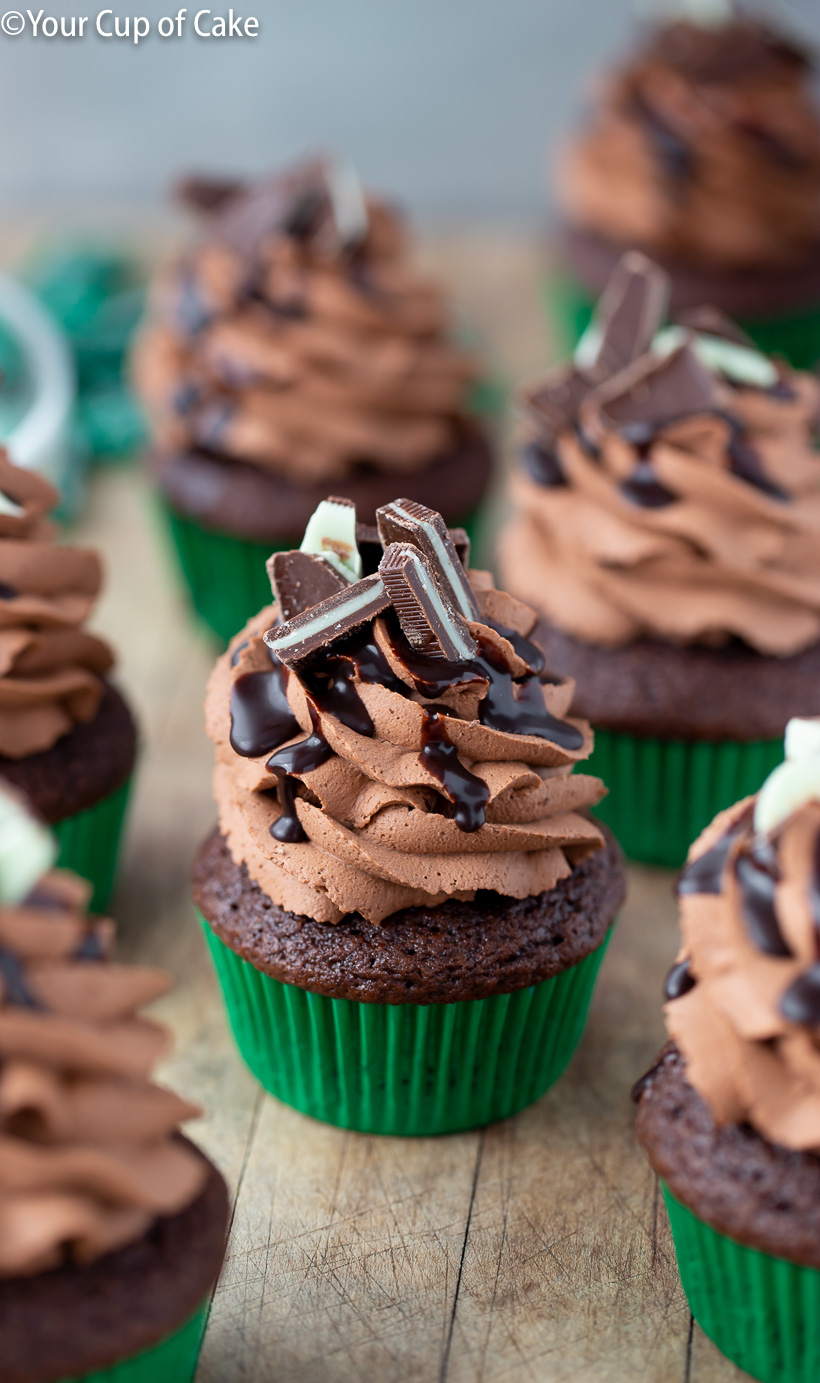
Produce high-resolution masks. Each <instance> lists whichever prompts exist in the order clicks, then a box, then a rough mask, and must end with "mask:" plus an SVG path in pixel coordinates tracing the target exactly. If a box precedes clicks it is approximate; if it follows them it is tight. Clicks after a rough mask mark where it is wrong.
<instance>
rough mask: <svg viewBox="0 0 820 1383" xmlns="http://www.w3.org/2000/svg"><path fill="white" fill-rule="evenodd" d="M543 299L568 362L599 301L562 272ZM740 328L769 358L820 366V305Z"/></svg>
mask: <svg viewBox="0 0 820 1383" xmlns="http://www.w3.org/2000/svg"><path fill="white" fill-rule="evenodd" d="M543 298H544V303H545V306H546V311H547V317H548V321H549V326H550V332H551V336H552V339H553V340H554V342H555V346H556V350H557V354H558V358H559V359H565V358H566V357H567V356H569V355H571V354H572V352H573V351H574V349H575V347H576V346H577V344H578V341H579V339H580V337H581V336H582V334H583V333H584V331H585V330H586V328H587V327H588V326H589V322H590V318H591V317H592V313H593V311H594V309H595V301H596V300H595V299H594V298H593V297H591V296H590V294H589V293H588V292H587V290H586V289H585V288H584V287H583V286H582V285H581V284H580V283H579V282H578V281H577V279H574V278H573V277H572V275H569V274H560V273H553V274H551V275H549V276H548V277H547V278H545V280H544V285H543ZM704 306H709V304H708V303H706V304H704ZM738 326H740V327H742V328H743V330H744V331H745V332H746V333H747V334H748V335H749V336H750V337H751V338H752V340H753V341H754V342H755V343H756V344H757V345H758V346H759V348H760V350H762V351H763V352H764V353H765V354H766V355H779V356H783V357H784V359H786V360H787V361H788V362H789V364H790V365H792V366H793V367H794V368H795V369H796V370H813V369H815V368H816V367H817V365H818V364H820V306H818V307H814V308H809V309H806V310H805V311H803V312H794V313H791V314H790V315H788V316H784V317H769V318H763V319H760V318H745V317H744V318H739V319H738Z"/></svg>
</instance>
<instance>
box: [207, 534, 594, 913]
mask: <svg viewBox="0 0 820 1383" xmlns="http://www.w3.org/2000/svg"><path fill="white" fill-rule="evenodd" d="M429 514H430V511H424V512H423V514H422V515H421V519H422V520H423V522H424V524H427V523H428V516H429ZM406 518H407V515H406V514H405V515H402V517H401V522H402V524H404V523H405V519H406ZM410 518H411V519H413V521H414V522H415V520H417V519H419V515H410ZM433 519H434V520H435V525H434V526H435V529H436V531H437V533H438V536H439V538H440V539H441V538H442V534H441V532H440V530H439V527H438V526H439V525H441V520H440V518H439V516H438V515H433ZM441 527H442V528H443V525H441ZM401 531H402V532H406V531H407V529H406V527H403V528H402V529H401ZM392 533H393V530H392V529H390V528H389V527H388V528H385V529H383V540H385V539H390V538H391V537H392ZM427 537H429V534H428V535H427ZM444 537H445V538H446V548H447V552H448V562H450V563H451V564H452V563H454V564H457V567H458V569H459V572H460V575H459V576H458V577H457V578H456V579H457V582H458V585H459V586H460V584H461V582H462V581H464V582H467V583H468V585H469V607H468V608H470V609H471V610H472V609H473V608H474V609H475V613H476V615H477V616H478V618H476V619H471V620H470V621H469V622H465V621H464V620H463V618H462V616H461V614H460V613H459V611H458V609H457V608H456V601H457V599H465V598H466V597H465V596H464V593H463V592H462V594H461V596H460V597H457V595H456V591H455V590H454V587H453V585H452V584H451V583H450V582H449V581H448V580H447V578H446V575H445V572H446V570H447V565H446V564H442V563H441V562H433V561H432V560H431V553H430V551H429V549H428V548H427V546H426V538H425V541H424V542H422V541H421V540H420V539H419V535H418V532H417V531H416V538H417V541H416V542H400V543H395V542H391V541H387V546H386V548H385V551H384V556H383V558H382V561H381V564H380V573H376V574H374V575H371V576H367V577H364V578H363V579H362V580H361V581H359V582H357V583H354V584H353V585H351V586H348V587H346V588H345V589H344V590H343V591H340V592H338V593H335V594H332V595H330V596H329V597H328V598H327V599H323V600H320V601H319V602H318V604H316V605H315V606H313V607H311V608H310V609H307V610H305V611H303V612H302V613H301V614H299V615H298V616H297V617H296V618H295V619H292V620H291V621H289V622H288V623H286V624H284V625H283V624H275V623H274V617H275V615H276V613H277V612H276V608H275V607H270V608H269V609H268V610H264V611H262V612H261V613H260V615H259V616H258V617H257V618H256V619H255V620H252V621H251V622H250V624H249V625H248V626H247V628H246V629H245V630H244V631H243V633H242V634H241V635H239V636H237V639H236V640H234V643H233V645H232V646H231V648H230V649H229V651H228V653H227V654H226V655H225V656H224V657H223V658H221V659H220V661H219V662H218V663H217V665H216V668H215V669H214V673H213V675H212V677H211V681H210V684H209V691H208V700H207V706H206V715H207V726H208V732H209V734H210V736H211V738H212V739H213V740H214V742H215V745H216V759H217V764H216V772H215V793H216V798H217V803H218V806H219V819H220V825H221V828H222V831H223V833H224V835H225V837H226V839H227V841H228V845H229V848H230V850H231V853H232V855H233V857H234V859H235V860H236V862H237V863H240V864H244V865H245V866H246V868H247V869H248V872H249V874H250V876H251V878H253V879H254V880H255V881H256V882H257V883H258V884H259V885H260V887H261V888H263V889H264V890H265V891H266V892H267V893H268V895H269V896H270V897H271V898H273V899H274V901H275V902H277V903H278V904H279V905H280V906H281V907H283V908H286V909H288V910H289V911H293V912H296V913H305V914H307V915H308V916H311V917H314V918H315V919H316V920H318V921H325V922H336V921H339V920H340V919H341V918H342V917H344V916H345V915H347V914H349V913H360V914H361V915H362V916H364V917H366V918H367V919H368V920H370V921H376V922H379V921H382V920H383V919H384V918H386V917H389V916H390V915H391V914H392V913H394V912H397V911H400V910H401V909H402V908H407V907H413V906H416V905H419V904H422V903H425V904H427V905H430V906H435V905H436V904H437V903H438V902H442V901H444V899H446V898H448V897H455V898H472V897H474V896H475V893H476V892H477V891H478V890H480V889H491V890H495V891H496V892H499V893H502V894H507V895H510V896H513V897H518V898H523V897H527V896H530V895H532V894H537V893H540V892H543V891H544V890H545V889H549V888H552V887H553V886H554V885H555V884H556V883H557V882H558V881H559V880H560V879H561V878H564V877H566V876H567V875H568V874H569V873H570V872H571V870H572V868H573V866H574V864H575V863H577V862H578V861H579V860H581V859H582V858H583V857H584V856H585V855H586V854H588V853H589V852H590V851H591V850H595V849H598V848H599V847H600V846H601V844H602V836H601V833H600V831H599V829H598V827H597V826H596V825H595V824H594V823H593V822H592V821H590V820H589V819H588V818H587V816H586V815H584V814H582V813H585V811H586V809H588V808H589V807H592V806H594V805H595V803H596V802H598V801H599V800H600V798H601V796H602V795H603V792H604V789H603V785H602V784H601V783H600V782H599V780H598V779H595V778H591V777H588V776H586V775H583V774H578V775H573V774H572V769H573V767H574V766H575V765H576V764H578V763H580V762H581V761H582V760H583V759H585V758H586V757H587V756H588V755H589V753H590V751H591V748H592V736H591V732H590V730H589V727H588V726H587V725H586V724H585V723H584V722H579V721H576V720H572V719H570V718H568V715H567V713H568V711H569V706H570V702H571V698H572V685H571V684H558V683H546V682H544V683H542V682H541V681H540V678H539V673H540V668H541V666H542V663H543V656H542V655H541V653H540V650H538V649H537V647H536V646H535V645H534V644H532V643H531V642H530V641H529V640H528V637H527V636H528V635H529V634H530V633H531V631H532V627H533V624H534V622H535V612H534V611H533V610H531V609H529V608H528V607H527V606H525V605H523V604H522V603H521V602H519V601H516V600H515V599H513V598H512V597H510V596H507V595H506V594H505V593H504V592H501V591H496V590H495V587H494V585H493V583H492V580H491V578H490V577H489V574H487V573H467V574H465V573H464V571H463V568H462V566H461V562H460V560H459V558H458V557H457V555H456V553H455V549H454V546H453V543H452V535H450V534H449V533H447V530H446V529H444ZM394 578H396V579H395V580H394ZM408 581H411V582H412V583H415V584H414V585H413V587H412V590H410V588H409V586H408ZM380 591H381V592H382V593H383V594H382V595H379V594H378V593H379V592H380ZM351 597H352V599H353V601H354V602H356V601H357V600H359V601H361V602H362V610H364V611H365V612H367V608H368V607H367V601H368V600H369V599H370V598H374V599H375V603H376V605H378V608H375V606H374V608H373V609H372V610H371V611H370V612H369V613H366V615H365V617H363V618H359V614H358V613H357V612H355V611H346V612H345V610H344V609H343V607H344V602H345V601H346V600H347V601H349V600H350V599H351ZM442 610H444V613H445V620H444V623H446V625H447V635H446V638H447V639H451V640H454V641H457V640H458V639H461V640H464V642H463V644H459V645H458V646H456V642H451V643H450V644H449V646H448V648H447V649H445V647H444V643H443V642H438V641H439V640H440V639H442V638H444V637H445V636H444V635H443V634H442V626H441V622H440V616H441V611H442ZM340 612H341V614H340ZM414 639H415V643H414ZM265 642H267V644H268V647H269V649H270V653H271V654H273V655H274V663H273V664H271V661H270V656H269V654H268V652H267V651H266V650H265ZM434 644H437V646H436V647H435V649H434V647H433V646H434ZM445 653H446V654H447V655H448V656H445ZM280 656H281V658H282V662H279V661H278V659H279V657H280ZM285 664H286V665H285ZM255 678H256V679H262V680H261V681H259V682H258V683H257V682H255V681H253V680H249V679H255ZM271 749H274V752H273V754H271V752H270V751H271Z"/></svg>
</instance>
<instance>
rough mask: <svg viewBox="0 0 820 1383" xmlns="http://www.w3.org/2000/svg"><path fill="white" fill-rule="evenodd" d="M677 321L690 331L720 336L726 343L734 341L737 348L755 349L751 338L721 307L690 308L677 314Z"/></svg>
mask: <svg viewBox="0 0 820 1383" xmlns="http://www.w3.org/2000/svg"><path fill="white" fill-rule="evenodd" d="M675 321H676V322H677V323H678V324H679V325H680V326H682V327H687V328H688V329H689V331H696V332H699V333H704V334H705V335H707V336H720V337H722V338H723V340H724V341H734V343H735V345H736V346H748V347H749V348H750V349H751V350H754V349H755V344H754V341H753V340H752V338H751V336H749V335H747V333H746V332H745V331H744V330H743V328H742V327H739V326H738V324H737V322H733V321H732V319H731V317H727V316H726V313H725V312H721V310H720V308H719V307H688V308H685V309H684V310H683V311H682V312H677V313H676V314H675Z"/></svg>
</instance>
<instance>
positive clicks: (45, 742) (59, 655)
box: [0, 450, 137, 909]
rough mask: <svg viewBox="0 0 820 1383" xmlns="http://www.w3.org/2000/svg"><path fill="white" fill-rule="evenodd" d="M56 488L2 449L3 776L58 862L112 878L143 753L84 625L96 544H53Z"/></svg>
mask: <svg viewBox="0 0 820 1383" xmlns="http://www.w3.org/2000/svg"><path fill="white" fill-rule="evenodd" d="M57 500H58V496H57V492H56V490H54V489H53V487H52V486H51V485H50V484H49V483H48V481H47V480H45V479H44V477H43V476H40V475H37V474H36V473H35V472H33V471H26V470H21V469H20V468H19V467H17V466H14V465H12V464H11V462H10V461H9V459H8V457H7V456H6V454H5V452H3V451H1V450H0V777H2V778H5V779H6V780H7V781H9V782H10V783H12V784H14V786H15V787H17V788H18V789H19V790H20V791H21V792H23V793H24V795H25V796H26V797H27V798H28V800H29V801H30V802H31V804H32V806H33V807H34V809H35V810H36V811H37V812H38V813H39V815H40V816H41V817H43V819H44V820H45V821H47V822H48V823H49V824H50V825H51V826H53V828H54V831H55V833H56V835H57V839H58V840H59V843H60V863H61V865H63V866H64V867H65V868H68V869H74V870H75V871H76V872H77V873H79V874H81V875H82V876H83V878H86V879H90V880H91V882H92V885H93V906H94V907H95V908H97V909H100V908H103V907H104V906H105V904H106V903H107V901H108V897H109V895H110V893H111V889H112V886H113V882H114V874H115V869H116V861H117V853H118V849H119V841H120V835H121V831H122V825H123V820H124V816H125V810H126V806H127V802H128V794H129V789H130V783H131V775H132V771H133V768H134V763H135V759H136V752H137V736H136V727H135V724H134V719H133V717H132V715H131V711H130V710H129V708H128V705H127V703H126V701H125V699H124V698H123V696H122V695H121V693H120V692H119V691H118V690H117V689H116V687H115V686H114V685H113V684H112V682H111V681H110V680H109V674H110V672H111V669H112V667H113V665H114V655H113V653H112V651H111V649H110V648H109V646H108V644H107V643H105V642H104V641H103V640H102V639H100V638H97V636H96V635H94V634H90V633H89V632H88V630H87V629H86V628H85V623H86V620H87V619H88V617H89V615H90V614H91V611H92V610H93V607H94V602H95V600H96V598H97V595H98V594H99V590H100V586H101V584H102V565H101V562H100V558H99V556H98V555H97V553H96V552H94V551H92V550H91V549H89V548H78V547H69V546H67V545H63V544H60V543H58V542H57V541H56V529H55V528H54V526H53V525H52V524H51V523H50V522H49V521H48V519H47V518H46V517H45V516H46V515H47V514H48V512H49V511H50V510H51V509H53V508H54V506H55V504H56V503H57Z"/></svg>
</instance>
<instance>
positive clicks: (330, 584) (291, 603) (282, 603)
mask: <svg viewBox="0 0 820 1383" xmlns="http://www.w3.org/2000/svg"><path fill="white" fill-rule="evenodd" d="M265 567H266V569H267V573H268V576H269V577H270V584H271V589H272V591H273V594H274V597H275V599H276V601H277V602H278V604H279V610H280V613H281V616H282V619H283V620H289V619H293V617H294V615H301V614H302V612H303V611H304V610H310V609H311V608H312V607H313V606H314V605H318V604H319V603H320V602H321V601H323V600H327V598H328V596H331V595H335V594H336V592H337V591H343V590H344V589H345V587H346V586H348V585H349V584H350V583H349V582H348V581H347V580H346V579H345V578H344V577H343V576H342V574H341V572H339V571H337V570H336V568H335V567H333V566H331V564H330V562H328V560H327V558H326V557H314V556H312V554H311V553H309V552H300V551H297V550H294V551H292V552H274V553H273V555H272V556H270V557H269V558H268V560H267V562H266V563H265Z"/></svg>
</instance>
